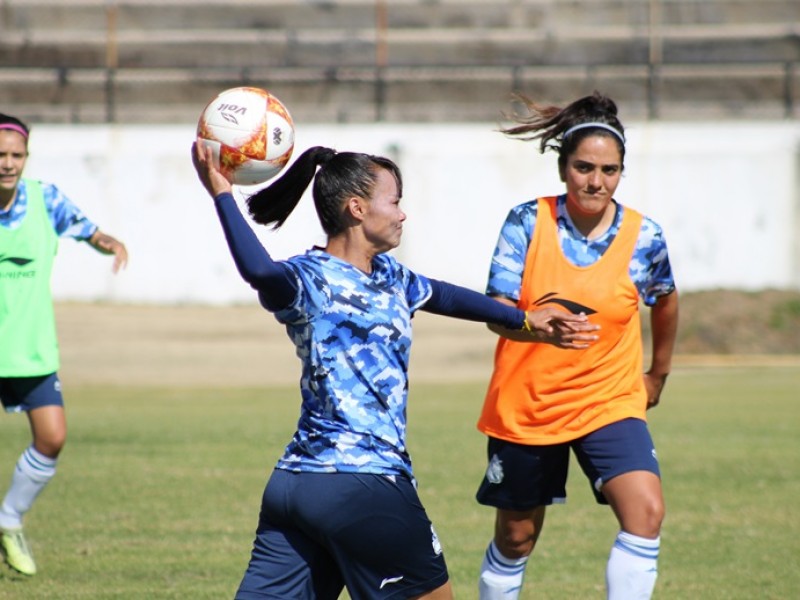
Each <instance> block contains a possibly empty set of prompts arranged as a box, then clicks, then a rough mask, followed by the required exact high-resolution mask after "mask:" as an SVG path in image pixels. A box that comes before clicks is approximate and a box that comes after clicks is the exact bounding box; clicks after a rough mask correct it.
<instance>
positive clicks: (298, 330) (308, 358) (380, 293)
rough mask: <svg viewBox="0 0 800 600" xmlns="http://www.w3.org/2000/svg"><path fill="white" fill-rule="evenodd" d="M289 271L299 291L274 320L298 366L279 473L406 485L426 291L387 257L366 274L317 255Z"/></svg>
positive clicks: (300, 259) (424, 283)
mask: <svg viewBox="0 0 800 600" xmlns="http://www.w3.org/2000/svg"><path fill="white" fill-rule="evenodd" d="M287 264H288V266H289V268H290V270H291V272H292V273H293V274H294V275H295V277H296V279H297V283H298V286H297V287H298V292H297V295H296V297H295V300H294V302H293V303H292V305H291V306H289V307H288V308H286V309H283V310H281V311H278V312H276V313H275V315H276V317H277V319H278V321H279V322H281V323H283V324H284V325H285V326H286V330H287V333H288V334H289V337H290V339H291V340H292V342H294V345H295V348H296V352H297V356H298V357H299V358H300V360H301V362H302V375H301V384H300V388H301V394H302V407H301V414H300V419H299V423H298V429H297V432H296V433H295V435H294V437H293V438H292V441H291V442H290V443H289V445H288V446H287V448H286V451H285V453H284V455H283V456H282V458H281V459H280V460H279V462H278V465H277V466H278V468H281V469H287V470H291V471H305V472H359V473H376V474H392V475H396V474H408V475H409V476H411V461H410V459H409V456H408V452H407V449H406V439H405V438H406V400H407V394H408V379H407V373H408V362H409V357H410V350H411V316H412V314H413V313H414V311H416V310H417V309H418V308H419V307H420V306H422V305H423V304H424V303H425V302H426V301H427V300H428V299H429V298H430V295H431V284H430V282H429V281H428V280H427V279H426V278H425V277H422V276H420V275H416V274H414V273H413V272H411V271H410V270H408V269H407V268H405V267H404V266H402V265H401V264H399V263H398V262H397V261H396V260H395V259H394V258H392V257H390V256H387V255H385V254H381V255H378V256H376V257H375V258H374V259H373V263H372V273H371V274H366V273H364V272H363V271H361V270H359V269H357V268H356V267H355V266H353V265H351V264H350V263H347V262H345V261H342V260H340V259H338V258H336V257H333V256H331V255H329V254H327V253H326V252H324V251H322V250H318V249H314V250H310V251H309V252H307V253H306V254H304V255H301V256H296V257H293V258H290V259H289V260H288V261H287Z"/></svg>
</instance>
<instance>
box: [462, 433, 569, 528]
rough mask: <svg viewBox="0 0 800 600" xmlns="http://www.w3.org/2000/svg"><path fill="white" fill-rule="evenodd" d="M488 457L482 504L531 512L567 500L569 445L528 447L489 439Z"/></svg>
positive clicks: (480, 501)
mask: <svg viewBox="0 0 800 600" xmlns="http://www.w3.org/2000/svg"><path fill="white" fill-rule="evenodd" d="M487 458H488V466H487V468H486V473H485V474H484V477H483V481H482V482H481V485H480V487H479V488H478V492H477V494H476V498H477V500H478V502H479V503H480V504H485V505H487V506H494V507H496V508H498V509H502V510H504V511H511V512H528V511H531V510H533V509H535V508H537V507H540V506H548V505H550V504H554V503H563V502H564V501H565V500H566V497H567V474H568V470H569V445H568V444H555V445H549V446H528V445H524V444H516V443H513V442H507V441H505V440H499V439H496V438H491V437H490V438H489V439H488V442H487Z"/></svg>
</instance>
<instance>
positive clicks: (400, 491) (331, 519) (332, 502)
mask: <svg viewBox="0 0 800 600" xmlns="http://www.w3.org/2000/svg"><path fill="white" fill-rule="evenodd" d="M301 475H302V479H303V480H304V482H305V483H304V485H303V488H302V490H303V493H302V495H299V496H298V498H299V500H298V501H297V502H295V510H296V511H297V514H298V515H299V518H300V520H301V521H302V522H303V527H304V528H305V531H306V532H307V533H308V535H310V536H317V539H318V540H319V541H320V542H321V543H322V544H323V545H324V546H325V547H326V548H328V549H329V551H330V553H331V554H332V555H333V556H334V559H335V560H336V563H337V565H338V567H339V570H340V572H341V573H342V576H343V577H344V580H345V584H346V586H347V589H348V592H349V594H350V596H351V598H353V600H360V599H370V600H373V599H379V598H390V597H395V598H411V597H414V596H418V595H421V594H427V593H431V592H433V591H434V590H437V589H438V588H440V587H441V586H444V585H445V584H446V583H447V581H448V574H447V565H446V564H445V560H444V555H443V553H442V548H441V544H440V543H439V539H438V537H437V535H436V531H435V530H434V528H433V524H432V523H431V521H430V519H429V518H428V515H427V513H426V511H425V508H424V507H423V506H422V502H421V501H420V499H419V496H418V494H417V491H416V488H415V486H414V484H413V482H412V481H410V480H409V479H408V478H406V477H402V476H384V475H369V474H311V473H305V474H301Z"/></svg>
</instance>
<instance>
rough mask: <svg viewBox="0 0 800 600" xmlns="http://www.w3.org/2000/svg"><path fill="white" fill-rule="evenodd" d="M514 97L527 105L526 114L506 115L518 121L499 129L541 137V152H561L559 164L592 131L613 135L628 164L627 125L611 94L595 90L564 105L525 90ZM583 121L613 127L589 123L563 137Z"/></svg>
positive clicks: (525, 136) (520, 135) (622, 160)
mask: <svg viewBox="0 0 800 600" xmlns="http://www.w3.org/2000/svg"><path fill="white" fill-rule="evenodd" d="M514 98H515V99H516V100H517V101H518V102H520V103H522V104H523V105H524V106H525V109H526V111H527V114H524V115H521V114H519V113H517V112H514V113H512V114H511V115H506V116H507V117H509V118H510V119H511V120H513V121H515V122H516V123H517V124H516V125H513V126H511V127H508V128H504V129H501V130H500V131H501V132H502V133H504V134H506V135H508V136H510V137H516V138H518V139H521V140H539V150H540V152H542V153H544V152H545V151H546V150H555V151H556V152H558V164H559V167H560V168H563V167H564V166H565V165H566V161H567V157H568V156H569V155H570V154H572V153H573V152H574V151H575V149H576V148H577V147H578V144H580V142H581V141H582V140H583V139H584V138H586V137H588V136H590V135H602V136H606V137H609V138H612V139H614V141H615V142H616V143H617V147H618V148H619V153H620V163H621V164H622V165H624V164H625V143H624V141H623V140H624V139H625V128H624V127H623V126H622V122H621V121H620V120H619V118H618V116H617V112H618V111H617V104H616V103H615V102H614V101H613V100H612V99H611V98H609V97H608V96H606V95H604V94H601V93H600V92H598V91H595V92H594V93H593V94H591V95H590V96H584V97H583V98H579V99H578V100H575V101H574V102H572V103H571V104H568V105H567V106H564V107H560V106H549V105H544V104H539V103H537V102H535V101H533V100H532V99H531V98H529V97H528V96H526V95H524V94H515V95H514ZM584 123H602V124H605V125H607V126H609V127H611V128H613V129H614V131H613V132H612V131H609V130H607V129H604V128H602V127H586V128H585V129H578V130H576V131H574V133H571V134H570V135H569V136H567V137H566V138H565V137H564V133H565V132H567V131H568V130H570V129H571V128H573V127H575V126H576V125H581V124H584ZM615 133H616V134H618V135H615Z"/></svg>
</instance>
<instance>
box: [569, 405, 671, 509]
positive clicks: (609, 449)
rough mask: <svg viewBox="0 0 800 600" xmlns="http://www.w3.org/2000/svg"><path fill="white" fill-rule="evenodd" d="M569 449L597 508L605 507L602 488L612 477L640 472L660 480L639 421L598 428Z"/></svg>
mask: <svg viewBox="0 0 800 600" xmlns="http://www.w3.org/2000/svg"><path fill="white" fill-rule="evenodd" d="M572 447H573V450H574V452H575V456H576V458H577V459H578V463H579V464H580V466H581V469H583V472H584V473H585V474H586V477H587V478H588V479H589V482H590V484H591V486H592V491H593V492H594V495H595V499H596V500H597V501H598V502H599V503H601V504H608V500H607V499H606V497H605V495H604V494H603V488H604V486H605V485H606V484H607V483H608V482H610V481H611V480H613V479H614V478H615V477H619V476H620V475H624V474H626V473H633V472H636V471H644V472H647V473H650V474H652V475H653V476H654V477H655V478H656V479H659V480H660V477H661V472H660V469H659V465H658V458H657V456H656V449H655V445H654V444H653V439H652V437H651V436H650V432H649V431H648V430H647V424H646V423H645V422H644V421H642V420H641V419H623V420H622V421H617V422H615V423H611V424H610V425H606V426H605V427H601V428H600V429H598V430H597V431H594V432H592V433H590V434H588V435H586V436H584V437H583V438H581V439H579V440H576V441H575V442H573V444H572ZM659 488H660V483H659Z"/></svg>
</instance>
